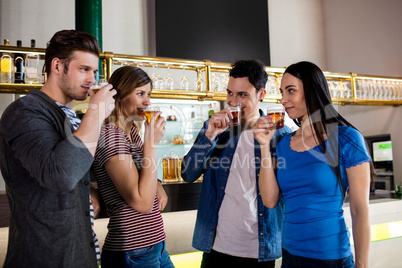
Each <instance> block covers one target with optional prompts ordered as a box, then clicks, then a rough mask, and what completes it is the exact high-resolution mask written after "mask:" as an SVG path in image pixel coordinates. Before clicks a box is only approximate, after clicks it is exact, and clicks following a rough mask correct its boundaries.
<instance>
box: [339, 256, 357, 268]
mask: <svg viewBox="0 0 402 268" xmlns="http://www.w3.org/2000/svg"><path fill="white" fill-rule="evenodd" d="M342 267H344V268H353V267H355V262H354V259H353V255H350V256H349V257H346V258H344V259H343V261H342Z"/></svg>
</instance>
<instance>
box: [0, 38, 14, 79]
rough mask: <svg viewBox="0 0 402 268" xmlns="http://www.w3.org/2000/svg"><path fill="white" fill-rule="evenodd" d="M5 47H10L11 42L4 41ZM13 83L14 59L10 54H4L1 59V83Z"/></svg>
mask: <svg viewBox="0 0 402 268" xmlns="http://www.w3.org/2000/svg"><path fill="white" fill-rule="evenodd" d="M4 45H5V46H9V45H10V41H9V40H8V39H4ZM12 82H13V57H12V55H11V54H10V53H8V52H3V53H2V55H1V58H0V83H12Z"/></svg>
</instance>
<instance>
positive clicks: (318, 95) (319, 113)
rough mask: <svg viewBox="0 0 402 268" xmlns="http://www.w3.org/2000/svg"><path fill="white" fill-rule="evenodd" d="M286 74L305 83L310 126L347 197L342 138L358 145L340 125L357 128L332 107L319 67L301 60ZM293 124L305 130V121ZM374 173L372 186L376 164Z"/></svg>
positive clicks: (371, 168)
mask: <svg viewBox="0 0 402 268" xmlns="http://www.w3.org/2000/svg"><path fill="white" fill-rule="evenodd" d="M285 73H288V74H291V75H293V76H295V77H297V78H298V79H300V80H301V81H302V83H303V89H304V98H305V102H306V107H307V113H308V115H309V119H310V120H311V123H312V124H311V125H310V127H312V128H313V129H314V133H315V134H314V138H315V139H316V140H317V143H318V144H320V145H321V148H322V151H323V153H324V154H325V156H326V158H327V161H328V162H329V164H330V165H331V167H332V169H333V170H334V172H335V175H336V177H337V180H338V183H339V185H340V187H341V191H342V195H344V190H345V187H344V185H343V181H342V179H341V171H340V166H339V153H338V152H339V149H338V135H342V137H343V138H345V139H347V140H348V141H349V142H350V143H351V144H355V142H354V141H353V140H351V139H350V138H349V137H348V136H346V135H345V134H344V133H343V132H341V131H339V128H337V126H349V127H352V128H354V129H356V128H355V127H354V126H353V125H352V124H351V123H349V122H348V121H347V120H346V119H345V118H343V117H342V116H341V115H340V114H339V113H338V111H337V110H336V109H335V107H334V106H333V105H332V100H331V94H330V92H329V88H328V83H327V79H326V78H325V75H324V73H323V72H322V71H321V69H320V68H319V67H318V66H317V65H315V64H314V63H311V62H307V61H301V62H298V63H295V64H292V65H290V66H289V67H288V68H286V70H285V72H284V74H285ZM293 121H294V122H295V123H296V125H297V126H299V127H301V118H297V119H294V120H293ZM356 130H357V129H356ZM324 134H325V135H326V136H327V138H328V144H329V147H330V148H331V150H332V155H333V156H332V157H331V154H327V153H326V152H327V150H328V148H327V146H326V144H325V137H324ZM366 146H367V143H366ZM356 148H358V147H356ZM370 170H371V183H373V178H374V176H373V174H374V168H373V164H372V162H371V163H370Z"/></svg>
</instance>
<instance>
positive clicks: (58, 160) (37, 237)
mask: <svg viewBox="0 0 402 268" xmlns="http://www.w3.org/2000/svg"><path fill="white" fill-rule="evenodd" d="M99 53H100V49H99V46H98V43H97V41H96V39H95V38H94V37H93V36H92V35H89V34H87V33H83V32H80V31H75V30H63V31H59V32H57V33H56V34H55V35H54V36H53V37H52V39H51V41H50V45H49V47H48V48H47V49H46V56H45V64H46V70H47V74H48V80H47V81H46V83H45V84H44V85H43V87H42V89H41V90H40V91H36V90H33V91H31V92H29V93H28V94H27V95H26V96H25V97H22V98H20V99H18V100H16V101H15V102H13V103H12V104H10V106H9V107H8V108H7V109H6V111H5V112H4V113H3V116H2V118H1V121H0V167H1V172H2V174H3V177H4V180H5V182H6V192H7V196H8V201H9V205H10V210H11V220H10V228H9V240H8V250H7V255H6V260H5V263H4V267H94V268H95V267H98V266H97V259H96V253H95V248H94V238H93V234H92V227H91V217H90V198H89V194H90V167H91V164H92V161H93V156H94V153H95V149H96V144H97V141H98V137H99V132H100V127H101V124H102V121H103V120H104V119H105V118H106V117H107V116H108V115H109V114H110V111H111V110H112V109H113V107H114V99H113V96H114V95H115V94H116V91H115V90H113V89H112V85H107V86H105V87H104V88H102V89H101V90H100V91H99V92H98V93H97V94H96V95H95V94H94V92H92V91H91V90H90V86H91V85H92V84H93V83H94V82H95V79H94V74H95V73H96V72H97V71H98V60H99ZM88 94H89V95H90V100H89V109H88V111H87V112H86V114H85V116H84V118H83V120H82V122H81V124H80V125H79V127H78V129H76V127H77V126H78V124H77V125H76V126H74V124H72V122H73V121H71V118H69V117H67V116H66V113H65V112H63V110H62V109H61V107H63V109H64V108H67V110H69V111H72V110H70V109H71V108H72V105H73V102H74V100H85V99H86V98H87V96H88ZM75 129H76V131H75Z"/></svg>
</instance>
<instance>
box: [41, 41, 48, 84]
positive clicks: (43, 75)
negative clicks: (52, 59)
mask: <svg viewBox="0 0 402 268" xmlns="http://www.w3.org/2000/svg"><path fill="white" fill-rule="evenodd" d="M49 45H50V42H46V49H47V48H48V47H49ZM46 80H47V73H46V62H44V63H43V67H42V84H44V83H45V82H46Z"/></svg>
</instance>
